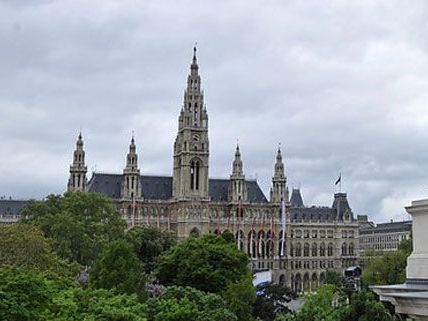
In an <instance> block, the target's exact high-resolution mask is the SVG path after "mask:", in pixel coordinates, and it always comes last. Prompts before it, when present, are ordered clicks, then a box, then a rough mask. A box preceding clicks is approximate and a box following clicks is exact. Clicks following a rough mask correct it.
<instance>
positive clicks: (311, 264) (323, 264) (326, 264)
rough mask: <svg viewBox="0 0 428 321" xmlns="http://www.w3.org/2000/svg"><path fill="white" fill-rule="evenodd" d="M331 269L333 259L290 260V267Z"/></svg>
mask: <svg viewBox="0 0 428 321" xmlns="http://www.w3.org/2000/svg"><path fill="white" fill-rule="evenodd" d="M302 268H304V269H327V268H328V269H333V268H334V261H331V260H330V261H324V260H320V261H318V260H311V261H290V269H292V270H293V269H302Z"/></svg>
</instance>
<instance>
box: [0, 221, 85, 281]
mask: <svg viewBox="0 0 428 321" xmlns="http://www.w3.org/2000/svg"><path fill="white" fill-rule="evenodd" d="M51 243H52V242H51V241H50V240H49V239H47V238H46V237H45V236H44V235H43V232H42V231H41V230H40V229H39V228H37V227H36V226H32V225H27V224H13V225H0V267H7V266H11V267H15V268H20V269H22V270H26V271H33V272H45V273H47V272H49V273H53V274H57V275H60V276H74V275H75V274H76V273H77V271H78V265H77V264H71V263H69V262H67V261H65V260H63V259H61V258H60V257H59V256H58V255H57V254H56V253H55V252H53V250H52V244H51Z"/></svg>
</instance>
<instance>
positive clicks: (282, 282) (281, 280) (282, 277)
mask: <svg viewBox="0 0 428 321" xmlns="http://www.w3.org/2000/svg"><path fill="white" fill-rule="evenodd" d="M279 284H280V285H282V286H285V274H281V275H280V276H279Z"/></svg>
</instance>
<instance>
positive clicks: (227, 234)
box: [221, 231, 235, 244]
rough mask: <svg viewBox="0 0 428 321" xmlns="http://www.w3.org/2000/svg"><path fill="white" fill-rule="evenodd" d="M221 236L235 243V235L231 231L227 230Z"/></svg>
mask: <svg viewBox="0 0 428 321" xmlns="http://www.w3.org/2000/svg"><path fill="white" fill-rule="evenodd" d="M221 237H222V238H224V239H225V240H226V241H227V242H229V243H234V244H235V235H233V233H232V232H230V231H225V232H223V233H222V234H221Z"/></svg>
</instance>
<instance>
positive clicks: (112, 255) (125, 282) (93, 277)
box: [89, 240, 146, 297]
mask: <svg viewBox="0 0 428 321" xmlns="http://www.w3.org/2000/svg"><path fill="white" fill-rule="evenodd" d="M89 282H90V285H91V287H93V288H104V289H115V290H116V291H117V292H119V293H128V294H131V293H136V294H138V295H139V296H140V297H144V296H145V294H146V290H145V277H144V269H143V264H142V263H141V261H140V260H139V259H138V257H137V255H136V254H135V253H134V251H133V249H132V247H131V245H130V244H128V243H127V242H126V241H124V240H118V241H114V242H112V243H110V244H109V245H108V246H106V248H105V249H104V251H103V252H102V254H101V255H100V257H99V258H98V260H97V261H96V262H95V265H94V267H93V269H92V270H91V272H90V278H89Z"/></svg>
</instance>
